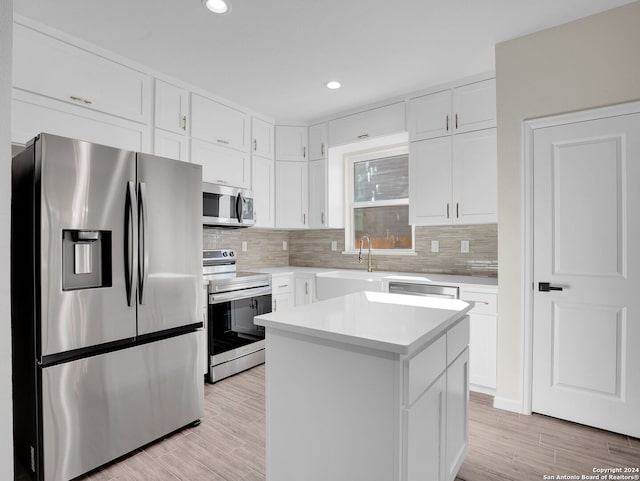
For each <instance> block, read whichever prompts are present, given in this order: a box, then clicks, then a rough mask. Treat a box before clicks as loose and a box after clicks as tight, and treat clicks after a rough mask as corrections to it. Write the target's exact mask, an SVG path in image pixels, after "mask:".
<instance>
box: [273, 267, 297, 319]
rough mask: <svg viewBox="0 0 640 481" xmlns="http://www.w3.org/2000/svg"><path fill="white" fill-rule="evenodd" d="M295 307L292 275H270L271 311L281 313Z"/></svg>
mask: <svg viewBox="0 0 640 481" xmlns="http://www.w3.org/2000/svg"><path fill="white" fill-rule="evenodd" d="M294 305H295V291H294V281H293V274H288V273H287V274H272V275H271V310H272V311H273V312H282V311H283V310H285V309H289V308H291V307H293V306H294Z"/></svg>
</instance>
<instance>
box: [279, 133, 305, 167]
mask: <svg viewBox="0 0 640 481" xmlns="http://www.w3.org/2000/svg"><path fill="white" fill-rule="evenodd" d="M307 135H308V128H307V127H306V126H299V125H276V160H288V161H299V162H306V161H307Z"/></svg>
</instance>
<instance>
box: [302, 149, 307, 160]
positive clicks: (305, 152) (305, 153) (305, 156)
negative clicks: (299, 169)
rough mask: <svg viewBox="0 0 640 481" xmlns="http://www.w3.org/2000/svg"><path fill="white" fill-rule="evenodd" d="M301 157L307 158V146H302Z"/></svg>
mask: <svg viewBox="0 0 640 481" xmlns="http://www.w3.org/2000/svg"><path fill="white" fill-rule="evenodd" d="M302 157H303V158H305V159H306V158H307V148H306V147H302Z"/></svg>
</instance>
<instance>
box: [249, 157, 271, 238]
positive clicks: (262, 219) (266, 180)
mask: <svg viewBox="0 0 640 481" xmlns="http://www.w3.org/2000/svg"><path fill="white" fill-rule="evenodd" d="M251 179H252V181H251V190H252V191H253V215H254V218H255V222H256V223H255V227H274V226H275V219H274V217H275V205H276V204H275V202H276V199H275V162H274V161H273V160H272V159H267V158H264V157H258V156H255V155H254V156H253V157H252V158H251Z"/></svg>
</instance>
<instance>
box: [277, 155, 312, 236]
mask: <svg viewBox="0 0 640 481" xmlns="http://www.w3.org/2000/svg"><path fill="white" fill-rule="evenodd" d="M308 191H309V185H308V166H307V163H306V162H281V161H276V227H277V228H279V229H304V228H306V227H307V225H308V224H307V221H308V219H307V217H308V216H307V210H308V209H307V208H308V202H309V197H308Z"/></svg>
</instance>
